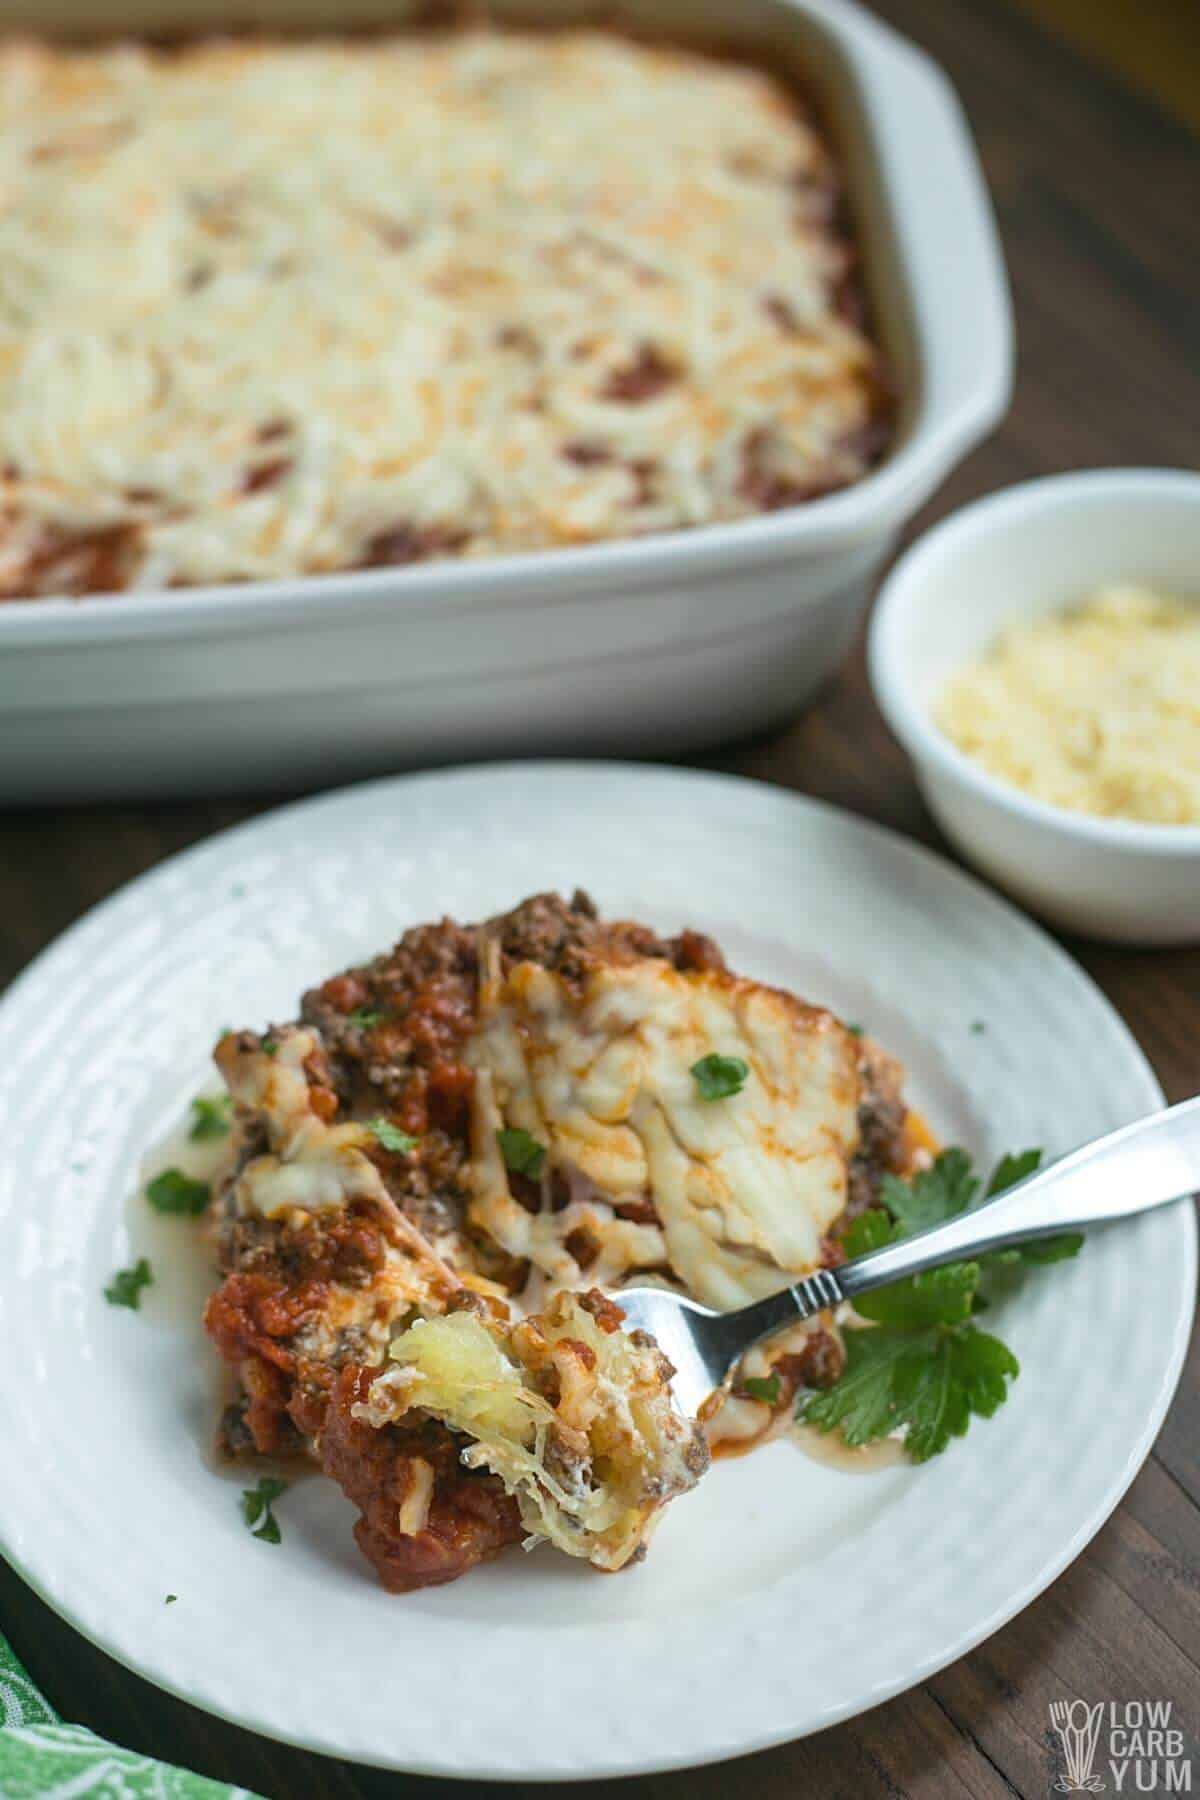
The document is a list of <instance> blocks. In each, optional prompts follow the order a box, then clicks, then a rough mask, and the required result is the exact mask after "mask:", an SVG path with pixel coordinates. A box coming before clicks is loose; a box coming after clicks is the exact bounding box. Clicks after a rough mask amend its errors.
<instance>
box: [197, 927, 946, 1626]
mask: <svg viewBox="0 0 1200 1800" xmlns="http://www.w3.org/2000/svg"><path fill="white" fill-rule="evenodd" d="M216 1061H217V1065H218V1068H219V1069H220V1072H221V1074H222V1076H223V1077H224V1080H225V1083H226V1086H227V1089H228V1093H229V1096H230V1103H231V1111H232V1120H233V1125H232V1131H231V1133H230V1137H229V1140H228V1148H227V1151H226V1154H225V1158H224V1162H223V1165H222V1167H221V1169H220V1171H219V1173H218V1176H217V1179H216V1181H215V1182H214V1184H213V1190H212V1201H211V1206H210V1221H211V1230H212V1233H213V1236H214V1238H215V1242H216V1246H217V1253H218V1260H219V1264H220V1269H221V1273H222V1282H221V1285H220V1287H219V1288H218V1289H217V1291H216V1292H215V1293H214V1295H213V1296H212V1298H211V1299H210V1301H209V1303H208V1308H207V1312H206V1321H205V1322H206V1325H207V1328H208V1331H209V1334H210V1336H211V1338H212V1340H213V1342H214V1343H215V1345H216V1347H217V1349H218V1350H219V1352H220V1353H221V1355H222V1356H223V1357H224V1358H225V1359H226V1361H227V1363H228V1364H229V1365H230V1368H231V1371H232V1374H233V1379H234V1381H235V1383H236V1393H235V1397H234V1398H233V1399H232V1401H231V1403H230V1405H229V1406H228V1408H227V1410H226V1412H225V1415H224V1419H223V1423H222V1442H223V1447H224V1449H225V1451H226V1452H227V1453H228V1454H230V1455H234V1456H237V1455H249V1456H254V1455H263V1456H270V1457H281V1456H300V1457H306V1458H309V1459H312V1460H315V1462H316V1463H317V1464H319V1466H320V1467H321V1468H322V1469H323V1470H324V1471H325V1472H326V1473H327V1474H328V1475H330V1476H332V1477H333V1478H334V1479H335V1480H336V1481H337V1482H338V1483H339V1484H340V1486H341V1487H342V1488H343V1489H344V1491H345V1492H346V1493H347V1495H349V1497H350V1498H351V1499H352V1500H353V1501H354V1503H355V1504H356V1505H357V1507H358V1508H359V1511H360V1513H361V1518H360V1521H359V1524H358V1526H357V1536H358V1541H359V1544H360V1546H361V1548H362V1550H363V1551H364V1553H365V1554H366V1555H367V1557H368V1558H369V1559H370V1560H371V1562H372V1563H373V1564H374V1566H375V1568H376V1569H377V1570H378V1572H379V1575H380V1578H381V1579H382V1581H383V1583H384V1585H385V1586H387V1587H388V1588H390V1589H393V1590H396V1591H403V1590H406V1589H411V1588H415V1587H420V1586H424V1585H428V1584H431V1583H437V1582H444V1581H449V1580H453V1579H454V1578H455V1577H457V1576H459V1575H461V1574H463V1573H464V1572H465V1571H466V1570H468V1569H469V1568H471V1567H472V1566H473V1565H474V1564H476V1563H478V1562H481V1561H483V1560H485V1559H488V1558H490V1557H493V1556H495V1555H497V1554H498V1553H500V1552H501V1551H503V1550H504V1549H505V1548H507V1547H508V1546H510V1545H512V1544H517V1543H525V1544H529V1543H531V1542H538V1541H541V1540H545V1541H547V1542H549V1543H551V1544H553V1545H555V1546H556V1547H557V1548H558V1549H560V1550H563V1551H565V1552H566V1553H567V1554H569V1555H572V1556H576V1557H580V1558H584V1559H586V1560H587V1561H588V1562H590V1563H591V1564H592V1565H593V1566H595V1567H597V1568H600V1569H606V1570H615V1569H619V1568H621V1567H623V1566H625V1565H626V1564H628V1563H630V1562H632V1561H634V1560H636V1559H637V1558H638V1557H640V1556H641V1554H642V1553H643V1551H644V1547H645V1544H646V1541H647V1538H648V1536H649V1534H650V1532H651V1531H652V1530H653V1528H654V1527H655V1525H656V1524H657V1522H658V1520H659V1518H660V1517H661V1514H662V1511H663V1509H664V1507H665V1506H666V1505H667V1504H668V1502H670V1501H671V1500H673V1499H674V1498H676V1497H677V1496H679V1495H681V1494H683V1493H685V1492H686V1491H687V1490H688V1489H689V1488H691V1487H693V1486H694V1485H695V1483H696V1482H697V1480H698V1479H699V1478H700V1476H701V1475H702V1474H703V1473H704V1471H705V1469H706V1467H707V1465H708V1460H709V1445H710V1441H711V1442H712V1443H713V1445H714V1447H717V1448H720V1447H721V1446H722V1445H723V1444H729V1443H731V1442H740V1443H746V1442H749V1441H753V1440H755V1439H757V1438H761V1437H762V1436H764V1435H767V1434H769V1432H770V1430H771V1428H772V1424H773V1421H774V1420H775V1419H776V1418H781V1417H784V1416H787V1417H790V1413H791V1407H792V1403H793V1401H794V1398H795V1396H796V1393H797V1391H798V1390H799V1389H802V1388H819V1387H822V1386H826V1385H828V1384H829V1383H831V1382H833V1381H834V1380H836V1378H837V1376H838V1374H839V1373H840V1370H841V1367H842V1360H843V1357H842V1346H841V1340H840V1336H839V1333H838V1330H837V1328H836V1326H835V1324H834V1321H833V1320H832V1319H831V1318H829V1317H828V1316H827V1315H826V1316H824V1317H822V1318H819V1319H817V1320H815V1321H809V1322H806V1323H805V1324H804V1325H803V1326H798V1327H797V1328H796V1330H795V1331H794V1332H792V1333H791V1334H789V1335H788V1336H787V1337H786V1338H783V1339H777V1340H773V1341H772V1344H771V1345H770V1347H769V1350H768V1351H767V1352H766V1353H764V1352H763V1351H762V1350H759V1351H756V1352H755V1353H754V1354H755V1356H756V1357H758V1358H760V1359H763V1358H764V1355H765V1357H766V1358H767V1359H768V1360H763V1361H761V1370H762V1372H763V1373H765V1374H766V1375H767V1376H768V1378H769V1387H768V1386H767V1384H766V1383H764V1382H763V1380H761V1379H760V1380H759V1381H758V1382H757V1385H756V1383H755V1381H754V1380H753V1379H752V1380H750V1382H749V1384H748V1385H743V1386H739V1385H738V1383H737V1381H736V1379H735V1384H734V1388H733V1391H732V1394H731V1396H730V1397H729V1398H728V1399H727V1400H726V1401H725V1404H724V1405H723V1406H721V1407H720V1409H719V1410H718V1411H717V1412H716V1413H715V1416H714V1417H713V1418H712V1419H711V1420H708V1421H706V1424H705V1426H701V1425H700V1424H698V1423H697V1422H696V1421H694V1420H689V1419H685V1418H684V1417H682V1416H681V1414H680V1413H679V1412H678V1410H677V1409H676V1408H675V1406H674V1404H673V1402H672V1396H671V1389H670V1378H671V1373H672V1371H671V1368H670V1365H669V1364H668V1363H667V1362H666V1360H665V1359H664V1358H663V1356H662V1355H661V1354H660V1352H659V1351H658V1349H657V1347H656V1346H655V1345H654V1343H653V1342H652V1340H651V1339H650V1338H648V1337H647V1336H646V1335H645V1334H644V1333H642V1332H639V1331H629V1330H627V1329H626V1328H625V1324H624V1315H623V1314H622V1312H621V1309H620V1289H621V1286H622V1284H624V1283H626V1282H629V1281H632V1280H636V1281H638V1282H646V1281H654V1282H659V1283H663V1284H666V1285H667V1286H669V1287H672V1288H674V1289H676V1290H677V1291H680V1292H685V1293H688V1294H691V1295H692V1296H694V1297H695V1298H697V1299H699V1300H701V1301H703V1302H705V1303H706V1304H708V1305H711V1306H714V1307H716V1308H719V1309H721V1310H729V1309H731V1308H734V1307H737V1306H740V1305H743V1304H745V1303H746V1302H748V1301H750V1300H752V1299H755V1298H757V1297H759V1296H763V1295H766V1294H769V1293H772V1292H775V1291H778V1290H779V1289H781V1288H783V1287H784V1286H786V1285H787V1284H788V1282H789V1281H790V1280H792V1279H793V1278H794V1277H795V1276H797V1275H800V1274H804V1273H807V1272H809V1271H811V1270H812V1269H814V1268H817V1267H819V1266H821V1265H827V1264H830V1263H835V1262H837V1261H838V1260H839V1259H840V1257H841V1255H842V1252H841V1248H840V1243H839V1238H840V1234H841V1232H842V1231H843V1230H844V1229H845V1227H846V1225H847V1224H848V1222H849V1221H850V1220H851V1219H853V1217H855V1216H856V1214H858V1213H859V1212H861V1211H862V1210H863V1209H864V1208H865V1207H869V1206H870V1205H871V1203H872V1201H873V1199H874V1198H875V1196H876V1194H877V1192H878V1189H879V1186H880V1184H881V1182H882V1180H883V1178H884V1176H885V1175H887V1174H889V1173H903V1172H906V1171H907V1170H909V1169H910V1168H911V1166H912V1161H913V1157H914V1153H915V1152H914V1142H913V1137H912V1132H911V1129H910V1127H909V1124H908V1118H907V1114H906V1109H905V1106H904V1103H903V1101H902V1099H901V1095H900V1082H901V1075H900V1070H899V1067H898V1065H897V1064H895V1063H894V1062H893V1061H892V1060H891V1059H890V1058H888V1057H886V1056H885V1055H884V1054H883V1053H882V1052H881V1051H880V1050H878V1049H877V1047H876V1046H874V1045H873V1044H872V1043H871V1042H870V1040H868V1039H865V1038H864V1037H862V1036H861V1035H860V1034H857V1033H856V1032H855V1031H853V1030H852V1029H850V1028H849V1027H847V1026H845V1025H843V1024H841V1023H840V1022H839V1021H838V1020H837V1019H836V1018H834V1017H833V1015H832V1014H830V1013H828V1012H826V1011H824V1010H822V1009H820V1008H818V1007H813V1006H809V1005H806V1004H804V1003H803V1002H801V1001H799V1000H797V999H795V998H794V997H793V996H792V995H790V994H787V993H784V992H782V991H780V990H777V989H774V988H770V987H766V986H763V985H761V984H759V983H757V982H754V981H751V980H747V979H744V978H742V977H740V976H737V975H735V974H733V973H732V972H731V971H730V970H729V969H728V968H727V967H726V965H725V963H724V960H723V958H722V956H721V953H720V951H719V950H718V948H717V946H716V945H715V944H714V943H713V942H712V941H711V939H709V938H707V937H704V936H701V935H700V934H698V933H696V932H693V931H684V932H682V933H681V934H680V935H679V936H677V937H673V938H665V937H662V936H660V935H658V934H657V933H656V932H654V931H653V930H651V929H649V928H648V927H646V926H643V925H638V924H634V923H630V922H628V921H613V922H609V921H605V920H602V919H601V918H600V917H598V915H597V913H596V910H595V908H594V906H593V905H592V903H591V901H590V900H589V899H588V898H587V896H586V895H584V894H578V893H577V894H576V895H575V896H574V897H573V898H572V899H570V900H569V901H567V900H563V899H561V898H559V897H558V896H556V895H553V894H541V895H537V896H535V897H533V898H531V899H529V900H526V901H524V902H523V903H522V904H521V905H519V906H517V907H515V908H514V909H513V910H512V911H511V912H509V913H505V914H503V915H501V916H499V917H496V918H492V919H489V920H487V921H485V922H484V923H482V924H479V925H473V926H464V925H459V924H456V923H454V922H453V921H451V920H449V919H444V920H442V921H441V923H440V924H434V925H425V926H418V927H416V928H414V929H412V930H410V931H408V932H406V933H405V934H404V936H403V937H402V938H401V939H400V942H399V943H398V944H397V945H396V946H395V947H394V948H393V949H392V950H390V951H388V952H386V953H385V954H383V955H381V956H379V957H377V958H376V959H375V960H374V961H372V962H369V963H366V964H364V965H362V966H360V967H356V968H352V969H349V970H347V971H345V972H344V973H341V974H338V975H335V976H333V977H332V978H331V979H329V980H327V981H325V982H324V983H323V984H322V985H321V986H319V987H316V988H313V989H312V990H310V991H309V992H308V993H307V994H305V996H304V997H303V1000H302V1003H301V1007H300V1015H299V1018H298V1019H297V1020H296V1021H294V1022H292V1023H289V1024H286V1025H281V1026H272V1027H271V1028H270V1029H269V1030H268V1031H266V1032H265V1033H259V1032H253V1031H241V1032H229V1033H226V1034H225V1036H224V1037H222V1039H221V1041H220V1042H219V1044H218V1046H217V1050H216ZM759 1366H760V1365H759V1364H756V1367H759Z"/></svg>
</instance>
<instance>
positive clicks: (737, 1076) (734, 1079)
mask: <svg viewBox="0 0 1200 1800" xmlns="http://www.w3.org/2000/svg"><path fill="white" fill-rule="evenodd" d="M749 1073H750V1065H749V1063H744V1062H743V1061H742V1059H741V1057H740V1056H718V1055H717V1053H716V1051H715V1050H714V1051H713V1053H712V1055H711V1056H702V1057H701V1058H700V1061H699V1062H694V1063H693V1064H692V1074H693V1076H694V1077H695V1080H696V1086H697V1087H698V1088H699V1089H700V1098H701V1099H702V1100H728V1099H729V1098H730V1096H731V1095H733V1094H740V1093H741V1091H742V1089H743V1088H744V1087H745V1085H746V1077H747V1076H748V1075H749Z"/></svg>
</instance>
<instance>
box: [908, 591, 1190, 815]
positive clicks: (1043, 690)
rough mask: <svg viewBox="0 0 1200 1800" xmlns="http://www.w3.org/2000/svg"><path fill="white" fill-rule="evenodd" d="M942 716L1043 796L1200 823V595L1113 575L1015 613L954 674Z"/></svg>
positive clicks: (974, 748)
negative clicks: (1091, 587) (1081, 595)
mask: <svg viewBox="0 0 1200 1800" xmlns="http://www.w3.org/2000/svg"><path fill="white" fill-rule="evenodd" d="M935 718H936V720H937V723H938V724H939V725H940V727H941V729H942V730H943V731H944V732H945V733H946V735H947V736H948V737H949V738H950V739H951V740H952V742H953V743H955V744H956V745H957V746H958V748H959V749H960V750H962V751H964V752H965V753H966V754H967V755H968V756H970V757H972V758H973V759H974V760H975V761H976V762H978V763H981V764H982V766H983V767H984V768H985V769H986V770H987V771H988V773H989V774H992V775H996V776H999V777H1000V779H1001V780H1003V781H1008V782H1011V783H1012V784H1013V785H1014V786H1016V787H1019V788H1021V789H1022V790H1023V791H1024V792H1025V793H1027V794H1030V795H1032V797H1033V798H1034V799H1036V800H1043V801H1046V802H1047V803H1048V804H1049V805H1051V806H1060V807H1065V808H1066V809H1068V810H1069V811H1071V812H1083V813H1091V814H1094V815H1096V816H1098V817H1100V818H1111V819H1132V820H1138V821H1141V822H1144V823H1148V824H1156V825H1200V606H1197V605H1188V604H1187V603H1185V602H1184V601H1182V600H1179V599H1174V598H1171V597H1168V596H1166V595H1162V594H1158V593H1153V592H1151V591H1149V590H1148V589H1144V588H1140V587H1132V586H1123V587H1112V588H1104V589H1101V590H1100V591H1099V592H1097V593H1095V594H1093V595H1091V596H1089V597H1088V598H1087V599H1085V600H1084V601H1083V602H1082V603H1081V604H1080V605H1079V606H1078V607H1076V608H1074V609H1072V610H1071V611H1070V612H1067V613H1064V614H1057V615H1054V616H1053V617H1050V618H1046V619H1039V620H1034V621H1029V622H1025V623H1023V624H1020V625H1014V626H1012V627H1010V628H1009V629H1008V630H1007V631H1005V632H1004V633H1003V634H1002V635H1001V637H1000V638H999V639H998V641H997V642H996V644H995V645H994V646H993V648H992V649H991V651H990V652H989V653H988V655H987V656H985V657H984V658H983V660H982V661H980V662H978V663H976V664H973V665H972V666H971V667H969V668H967V669H964V670H963V671H962V672H961V673H960V674H959V675H957V676H956V677H955V678H954V679H953V681H951V682H950V683H949V685H948V686H947V688H946V689H945V692H944V693H943V694H942V696H941V698H940V700H939V702H938V705H937V707H936V710H935Z"/></svg>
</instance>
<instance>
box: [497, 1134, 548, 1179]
mask: <svg viewBox="0 0 1200 1800" xmlns="http://www.w3.org/2000/svg"><path fill="white" fill-rule="evenodd" d="M496 1142H497V1143H498V1144H499V1146H500V1154H501V1156H502V1157H503V1158H504V1166H505V1168H507V1169H511V1170H512V1172H513V1174H514V1175H528V1176H529V1178H530V1180H532V1181H536V1180H537V1179H538V1177H539V1175H540V1174H541V1172H542V1169H543V1167H544V1166H545V1162H546V1146H545V1144H539V1143H538V1141H537V1139H536V1138H535V1137H533V1136H531V1134H530V1133H529V1132H528V1131H522V1130H521V1128H520V1126H512V1127H510V1128H506V1129H505V1130H504V1131H498V1132H497V1133H496Z"/></svg>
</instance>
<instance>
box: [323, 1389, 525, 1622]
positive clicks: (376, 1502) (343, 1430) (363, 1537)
mask: <svg viewBox="0 0 1200 1800" xmlns="http://www.w3.org/2000/svg"><path fill="white" fill-rule="evenodd" d="M378 1373H379V1371H378V1369H370V1368H346V1369H343V1370H342V1372H341V1374H340V1375H339V1376H338V1379H337V1382H336V1384H335V1386H334V1389H333V1394H332V1396H331V1399H330V1402H329V1409H328V1412H327V1415H326V1418H325V1425H324V1430H323V1432H322V1434H321V1442H320V1455H321V1467H322V1468H323V1469H324V1471H325V1473H326V1474H327V1475H331V1476H332V1477H333V1479H334V1480H335V1481H336V1482H337V1483H338V1484H339V1486H340V1487H341V1488H342V1489H343V1491H344V1492H345V1493H346V1495H347V1496H348V1497H349V1499H351V1500H352V1501H353V1502H354V1504H355V1505H356V1506H357V1507H358V1509H359V1511H360V1513H361V1514H362V1517H361V1518H360V1519H359V1521H358V1524H357V1525H356V1526H355V1528H354V1535H355V1538H356V1539H357V1541H358V1546H359V1549H360V1550H361V1551H362V1553H363V1555H364V1556H365V1557H366V1558H367V1559H368V1561H369V1562H370V1563H372V1564H373V1565H374V1567H375V1569H376V1570H377V1572H378V1575H379V1579H380V1581H381V1582H382V1583H383V1585H384V1587H385V1588H387V1589H388V1591H389V1593H394V1594H402V1593H408V1592H410V1591H411V1590H412V1589H414V1588H421V1587H436V1586H440V1585H441V1584H442V1583H443V1582H447V1581H455V1580H457V1578H458V1577H459V1576H460V1575H464V1574H465V1573H466V1571H467V1570H468V1569H470V1568H473V1567H474V1565H475V1564H476V1563H480V1562H485V1561H487V1560H488V1559H490V1558H491V1557H493V1556H496V1555H498V1554H499V1552H500V1551H501V1550H504V1549H506V1548H507V1546H508V1545H509V1544H515V1543H519V1542H520V1540H521V1538H522V1536H523V1535H524V1531H523V1528H522V1525H521V1520H520V1515H519V1514H518V1511H517V1506H516V1502H515V1501H514V1500H512V1499H511V1498H510V1497H509V1496H508V1495H507V1494H506V1493H505V1492H504V1489H503V1487H502V1485H501V1483H500V1482H499V1480H497V1478H496V1477H495V1476H494V1475H489V1474H488V1473H486V1471H483V1470H471V1469H464V1468H463V1466H462V1463H461V1462H460V1460H459V1457H460V1450H461V1441H460V1440H459V1439H458V1438H456V1437H455V1435H454V1434H453V1433H451V1432H450V1431H448V1430H447V1428H446V1427H445V1426H444V1425H442V1424H441V1423H440V1422H439V1421H437V1420H435V1419H429V1418H420V1417H418V1418H415V1419H414V1421H413V1422H412V1423H411V1424H410V1423H408V1422H407V1421H406V1422H405V1423H404V1424H401V1425H387V1426H384V1427H383V1428H382V1430H376V1429H374V1428H373V1427H372V1426H370V1425H366V1424H364V1423H362V1422H361V1421H360V1420H358V1419H356V1418H354V1416H353V1413H352V1410H351V1409H352V1408H353V1407H354V1406H355V1405H356V1404H357V1403H358V1402H359V1401H361V1400H363V1399H365V1398H366V1394H367V1389H368V1388H369V1386H370V1383H371V1381H372V1379H373V1378H374V1376H375V1375H377V1374H378ZM417 1459H419V1460H420V1461H422V1462H424V1463H427V1464H428V1465H429V1467H430V1468H431V1469H432V1470H433V1492H432V1495H431V1497H430V1503H429V1511H428V1514H427V1516H426V1520H425V1525H424V1528H423V1529H422V1530H420V1531H417V1532H414V1533H412V1534H404V1533H402V1532H400V1530H399V1529H398V1523H399V1514H400V1509H401V1507H402V1505H403V1504H404V1501H405V1498H406V1497H407V1495H408V1493H409V1491H410V1488H411V1484H412V1480H413V1465H414V1462H415V1461H416V1460H417Z"/></svg>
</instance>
